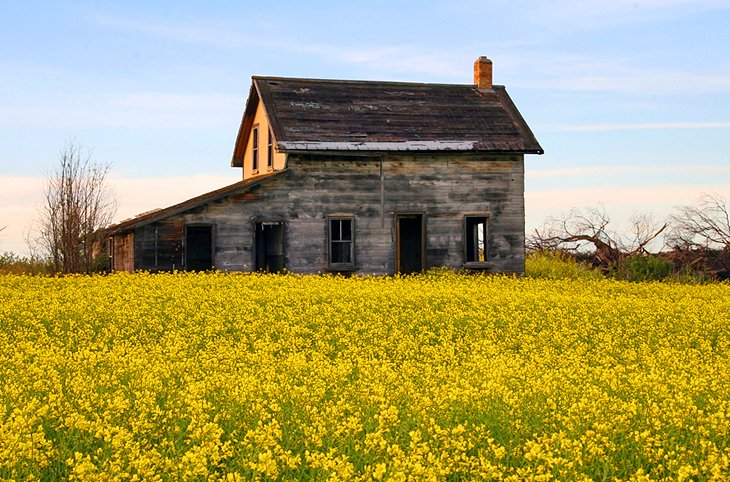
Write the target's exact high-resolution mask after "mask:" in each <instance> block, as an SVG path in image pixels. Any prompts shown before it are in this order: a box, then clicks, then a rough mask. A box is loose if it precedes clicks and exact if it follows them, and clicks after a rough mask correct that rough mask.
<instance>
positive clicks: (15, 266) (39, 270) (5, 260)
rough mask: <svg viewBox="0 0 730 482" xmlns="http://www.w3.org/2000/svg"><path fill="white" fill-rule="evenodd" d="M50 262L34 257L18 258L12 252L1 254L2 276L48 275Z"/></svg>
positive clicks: (0, 267) (0, 272)
mask: <svg viewBox="0 0 730 482" xmlns="http://www.w3.org/2000/svg"><path fill="white" fill-rule="evenodd" d="M50 272H51V266H50V264H49V263H48V261H45V260H40V259H37V258H34V257H32V256H31V257H28V256H18V255H17V254H15V253H13V252H11V251H5V252H4V253H0V274H48V273H50Z"/></svg>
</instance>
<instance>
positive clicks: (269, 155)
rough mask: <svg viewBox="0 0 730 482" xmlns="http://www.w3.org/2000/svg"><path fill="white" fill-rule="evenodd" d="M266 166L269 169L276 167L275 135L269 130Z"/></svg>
mask: <svg viewBox="0 0 730 482" xmlns="http://www.w3.org/2000/svg"><path fill="white" fill-rule="evenodd" d="M266 167H268V168H269V169H271V168H273V167H274V137H273V136H272V135H271V130H269V142H268V143H267V145H266Z"/></svg>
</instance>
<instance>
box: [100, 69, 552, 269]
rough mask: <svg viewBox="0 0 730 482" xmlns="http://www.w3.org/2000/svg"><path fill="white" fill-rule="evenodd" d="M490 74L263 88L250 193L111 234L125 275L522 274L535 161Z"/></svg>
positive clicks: (224, 196) (266, 82)
mask: <svg viewBox="0 0 730 482" xmlns="http://www.w3.org/2000/svg"><path fill="white" fill-rule="evenodd" d="M542 152H543V150H542V148H541V147H540V145H539V144H538V142H537V141H536V139H535V137H534V136H533V134H532V132H531V131H530V128H529V127H528V126H527V124H526V123H525V121H524V120H523V118H522V116H521V115H520V113H519V111H518V110H517V108H516V107H515V105H514V104H513V103H512V100H511V99H510V97H509V95H508V94H507V92H506V90H505V88H504V87H503V86H499V85H492V62H491V61H490V60H489V59H487V58H486V57H481V58H479V59H478V60H477V61H476V62H475V64H474V84H473V85H438V84H420V83H402V82H371V81H345V80H315V79H294V78H279V77H253V80H252V85H251V90H250V93H249V97H248V101H247V103H246V108H245V111H244V113H243V120H242V122H241V127H240V130H239V132H238V138H237V139H236V144H235V148H234V152H233V160H232V166H233V167H236V168H241V170H242V171H243V176H242V177H243V179H242V180H241V181H239V182H237V183H235V184H232V185H230V186H226V187H223V188H221V189H218V190H216V191H213V192H209V193H206V194H203V195H201V196H198V197H196V198H193V199H190V200H188V201H185V202H182V203H179V204H176V205H174V206H170V207H168V208H165V209H159V210H155V211H151V212H148V213H145V214H142V215H139V216H137V217H135V218H133V219H129V220H126V221H123V222H121V223H119V224H116V225H114V226H112V227H110V229H109V231H108V232H109V247H110V252H111V253H112V267H113V269H115V270H127V271H133V270H152V271H157V270H172V269H187V270H207V269H219V270H233V271H253V270H263V271H281V270H287V271H290V272H295V273H318V272H357V273H363V274H392V273H397V272H400V273H411V272H417V271H421V270H423V269H428V268H431V267H439V266H447V267H452V268H467V269H475V270H490V271H497V272H511V273H521V272H523V271H524V244H525V228H524V225H525V224H524V219H525V216H524V215H525V205H524V155H525V154H542Z"/></svg>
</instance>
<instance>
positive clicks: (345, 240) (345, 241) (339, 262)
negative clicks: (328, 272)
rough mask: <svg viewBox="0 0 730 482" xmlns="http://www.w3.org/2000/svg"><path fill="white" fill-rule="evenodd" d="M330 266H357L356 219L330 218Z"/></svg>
mask: <svg viewBox="0 0 730 482" xmlns="http://www.w3.org/2000/svg"><path fill="white" fill-rule="evenodd" d="M327 223H328V228H329V229H328V231H329V243H328V244H329V265H330V267H332V268H352V267H354V266H355V219H354V218H353V217H352V216H337V217H329V218H328V220H327Z"/></svg>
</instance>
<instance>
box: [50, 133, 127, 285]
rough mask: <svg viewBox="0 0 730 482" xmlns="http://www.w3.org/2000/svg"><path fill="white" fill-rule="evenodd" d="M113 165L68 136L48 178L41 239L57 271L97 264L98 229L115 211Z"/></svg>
mask: <svg viewBox="0 0 730 482" xmlns="http://www.w3.org/2000/svg"><path fill="white" fill-rule="evenodd" d="M110 168H111V166H110V165H109V164H99V163H96V162H94V161H93V160H92V156H91V152H89V151H88V150H85V149H82V148H81V147H80V146H78V145H76V144H74V142H71V141H70V142H67V143H66V146H65V147H64V148H63V150H61V152H60V153H59V164H58V165H57V166H56V168H55V169H54V170H53V171H52V172H51V174H50V175H49V176H48V179H47V180H46V185H45V188H44V192H43V205H42V206H41V208H40V213H39V214H40V220H39V235H38V239H37V242H38V244H39V247H40V249H41V251H42V252H43V253H44V254H45V255H46V256H47V257H48V259H49V260H50V261H51V263H52V265H53V269H54V270H55V271H56V272H62V273H88V272H91V271H94V270H95V269H96V268H97V263H98V259H99V255H100V252H99V251H100V249H99V248H100V246H101V245H102V243H101V234H100V233H99V230H100V229H101V228H103V227H105V226H106V225H108V224H109V223H110V222H111V220H112V218H113V216H114V213H115V211H116V202H115V200H114V196H113V194H112V193H111V191H110V190H109V188H108V186H107V185H106V178H107V175H108V174H109V170H110Z"/></svg>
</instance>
